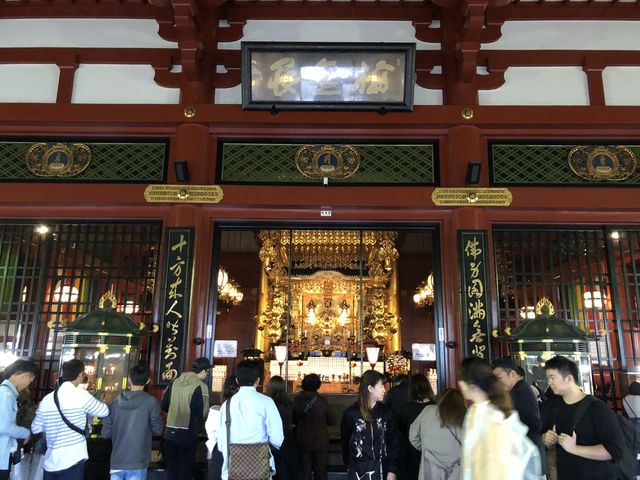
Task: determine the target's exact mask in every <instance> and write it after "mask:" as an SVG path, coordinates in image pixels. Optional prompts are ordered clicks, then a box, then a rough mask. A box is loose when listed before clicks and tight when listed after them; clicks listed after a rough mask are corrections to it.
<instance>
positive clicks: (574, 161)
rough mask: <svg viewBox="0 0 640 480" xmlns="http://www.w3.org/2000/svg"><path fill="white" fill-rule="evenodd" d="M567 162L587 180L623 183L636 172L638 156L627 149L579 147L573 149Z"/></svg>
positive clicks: (617, 147)
mask: <svg viewBox="0 0 640 480" xmlns="http://www.w3.org/2000/svg"><path fill="white" fill-rule="evenodd" d="M567 161H568V162H569V167H571V170H572V171H573V173H574V174H576V175H577V176H579V177H581V178H584V179H585V180H597V181H609V182H621V181H622V180H626V179H627V178H629V177H630V176H631V175H633V173H634V172H635V171H636V156H635V154H634V153H633V152H632V151H631V150H630V149H628V148H627V147H620V146H593V145H588V146H579V147H575V148H572V149H571V151H570V152H569V155H568V156H567Z"/></svg>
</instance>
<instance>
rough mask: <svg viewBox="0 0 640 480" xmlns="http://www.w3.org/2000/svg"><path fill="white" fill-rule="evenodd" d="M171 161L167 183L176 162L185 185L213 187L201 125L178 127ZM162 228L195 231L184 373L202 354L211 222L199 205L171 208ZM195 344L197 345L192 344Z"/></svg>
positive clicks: (208, 142) (207, 143) (208, 139)
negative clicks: (181, 163) (186, 176)
mask: <svg viewBox="0 0 640 480" xmlns="http://www.w3.org/2000/svg"><path fill="white" fill-rule="evenodd" d="M173 145H174V148H173V150H172V154H171V156H172V158H171V159H170V162H169V172H168V179H169V183H174V182H175V181H176V178H175V169H174V164H175V162H176V161H184V162H186V164H187V169H188V171H189V177H190V180H189V183H191V184H206V183H213V171H214V169H215V162H214V161H213V160H212V159H211V157H210V152H211V136H210V134H209V130H208V128H207V127H206V126H205V125H201V124H183V125H180V126H178V128H177V130H176V137H175V140H174V142H173ZM165 227H190V228H195V237H194V238H195V242H194V246H193V248H194V252H195V254H194V261H193V262H194V263H193V281H192V284H191V302H190V307H189V310H190V312H189V325H188V329H187V340H186V351H185V356H184V359H185V369H186V368H189V366H190V365H191V363H193V360H194V359H195V358H197V357H198V356H201V355H202V354H203V353H204V347H205V345H204V343H200V341H199V339H203V340H204V339H205V337H206V323H207V315H208V314H209V312H208V303H209V288H210V279H211V253H212V248H213V247H212V242H213V240H212V238H213V229H212V222H211V220H210V219H209V218H207V217H206V215H205V214H204V209H203V207H202V206H201V205H193V204H174V205H172V206H171V213H170V215H169V217H168V218H167V224H166V225H165ZM196 342H197V343H196Z"/></svg>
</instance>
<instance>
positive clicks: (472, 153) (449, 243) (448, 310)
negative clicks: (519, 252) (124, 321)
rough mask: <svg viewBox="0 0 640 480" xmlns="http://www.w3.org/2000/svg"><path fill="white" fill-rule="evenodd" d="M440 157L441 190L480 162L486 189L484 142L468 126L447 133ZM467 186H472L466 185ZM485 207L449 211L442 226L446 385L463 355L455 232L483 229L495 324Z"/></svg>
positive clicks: (462, 180)
mask: <svg viewBox="0 0 640 480" xmlns="http://www.w3.org/2000/svg"><path fill="white" fill-rule="evenodd" d="M442 144H443V151H442V155H441V164H442V168H441V185H442V186H443V187H451V188H454V187H465V186H467V185H465V182H466V175H467V167H468V164H469V162H480V163H482V169H481V175H480V183H479V185H478V186H482V187H486V186H488V183H489V181H488V178H489V176H488V164H487V160H486V158H487V155H486V153H485V150H486V149H485V142H484V141H483V139H482V136H481V130H480V129H479V128H477V127H475V126H472V125H461V126H456V127H453V128H452V129H451V130H449V133H448V135H447V137H446V138H445V139H444V140H443V142H442ZM469 187H473V185H470V186H469ZM487 213H488V212H487V210H486V208H483V207H457V208H455V209H454V210H452V211H451V215H450V216H449V218H448V219H447V220H445V221H444V223H443V225H442V233H441V236H442V249H441V255H442V272H443V275H442V279H443V289H442V293H443V297H444V298H443V314H444V319H445V321H444V325H445V342H447V343H449V345H451V343H450V342H455V346H454V347H453V348H450V347H447V348H446V349H445V352H446V359H445V361H446V364H447V385H451V386H455V385H456V381H457V371H458V365H459V364H460V361H461V360H462V358H463V356H464V352H463V345H464V342H465V338H463V336H462V335H463V332H462V321H463V315H464V312H462V304H461V294H462V292H461V285H462V278H461V276H460V260H461V258H462V252H460V251H459V245H458V232H459V231H461V230H485V231H486V232H487V250H486V253H485V255H486V257H485V258H486V259H487V260H488V263H489V265H486V267H487V268H488V281H487V285H486V286H487V288H489V289H490V297H489V298H490V300H491V301H490V304H489V305H487V306H486V308H487V312H488V313H489V312H490V315H491V320H492V324H493V323H495V312H496V311H497V310H496V308H495V298H496V297H495V292H493V291H492V290H493V288H492V287H493V285H495V282H494V280H493V279H494V278H495V277H494V271H493V270H494V269H493V248H492V235H491V222H490V220H489V218H488V215H487Z"/></svg>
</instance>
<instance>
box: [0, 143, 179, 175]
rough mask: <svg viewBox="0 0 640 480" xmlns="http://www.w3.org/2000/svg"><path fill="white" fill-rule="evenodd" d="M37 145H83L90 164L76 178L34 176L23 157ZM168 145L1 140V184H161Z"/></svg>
mask: <svg viewBox="0 0 640 480" xmlns="http://www.w3.org/2000/svg"><path fill="white" fill-rule="evenodd" d="M38 143H46V144H51V145H53V144H57V143H61V144H65V145H67V144H84V145H86V146H87V147H89V149H90V150H91V162H90V164H89V165H88V167H87V168H86V169H85V170H83V171H82V173H80V174H78V175H75V176H62V177H60V176H58V177H56V176H51V177H43V176H37V175H35V174H34V173H32V172H31V171H30V170H29V169H28V168H27V163H26V155H27V152H28V151H29V149H30V148H31V147H32V146H33V145H35V144H38ZM167 154H168V142H163V141H154V142H142V141H136V142H117V143H116V142H109V143H106V142H105V143H101V142H87V141H83V140H82V139H62V140H61V139H55V140H50V139H30V140H29V141H0V181H16V180H18V181H19V180H28V181H34V182H51V181H63V182H76V183H78V182H141V183H146V182H152V181H154V182H160V181H164V176H165V165H166V163H167Z"/></svg>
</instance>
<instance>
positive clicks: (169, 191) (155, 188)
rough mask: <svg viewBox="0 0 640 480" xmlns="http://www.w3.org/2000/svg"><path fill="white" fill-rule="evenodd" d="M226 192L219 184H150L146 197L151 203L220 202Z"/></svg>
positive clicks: (146, 189)
mask: <svg viewBox="0 0 640 480" xmlns="http://www.w3.org/2000/svg"><path fill="white" fill-rule="evenodd" d="M223 196H224V192H223V191H222V188H221V187H220V186H219V185H163V184H160V185H149V186H148V187H147V188H145V190H144V199H145V200H146V201H147V202H149V203H157V202H161V203H220V201H221V200H222V198H223Z"/></svg>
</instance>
